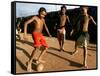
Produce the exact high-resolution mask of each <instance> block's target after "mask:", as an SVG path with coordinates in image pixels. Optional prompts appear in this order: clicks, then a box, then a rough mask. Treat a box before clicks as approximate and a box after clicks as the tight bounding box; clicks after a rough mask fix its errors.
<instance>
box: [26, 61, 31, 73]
mask: <svg viewBox="0 0 100 76" xmlns="http://www.w3.org/2000/svg"><path fill="white" fill-rule="evenodd" d="M27 71H28V72H32V69H31V62H28V65H27Z"/></svg>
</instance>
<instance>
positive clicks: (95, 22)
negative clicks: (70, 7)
mask: <svg viewBox="0 0 100 76" xmlns="http://www.w3.org/2000/svg"><path fill="white" fill-rule="evenodd" d="M90 19H91V20H92V22H93V23H94V25H96V22H95V21H94V19H93V17H92V16H90Z"/></svg>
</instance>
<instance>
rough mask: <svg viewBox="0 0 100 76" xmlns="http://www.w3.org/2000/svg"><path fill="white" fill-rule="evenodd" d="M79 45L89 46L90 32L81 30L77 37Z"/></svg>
mask: <svg viewBox="0 0 100 76" xmlns="http://www.w3.org/2000/svg"><path fill="white" fill-rule="evenodd" d="M76 42H77V45H79V46H87V45H88V43H89V34H88V32H80V35H79V36H78V37H77V39H76Z"/></svg>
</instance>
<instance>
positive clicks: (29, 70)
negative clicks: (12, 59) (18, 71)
mask: <svg viewBox="0 0 100 76" xmlns="http://www.w3.org/2000/svg"><path fill="white" fill-rule="evenodd" d="M37 50H38V48H35V49H34V50H33V52H32V54H31V58H30V60H29V61H28V66H27V71H28V72H31V71H32V66H31V65H32V61H33V58H34V55H35V53H36V51H37Z"/></svg>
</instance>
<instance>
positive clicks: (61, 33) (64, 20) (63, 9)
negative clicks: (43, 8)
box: [57, 5, 69, 51]
mask: <svg viewBox="0 0 100 76" xmlns="http://www.w3.org/2000/svg"><path fill="white" fill-rule="evenodd" d="M68 22H69V17H68V16H67V15H66V6H65V5H63V6H62V7H61V11H60V24H59V28H58V30H57V38H58V42H59V46H60V51H62V50H63V51H64V40H65V32H66V30H65V24H66V23H68Z"/></svg>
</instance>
